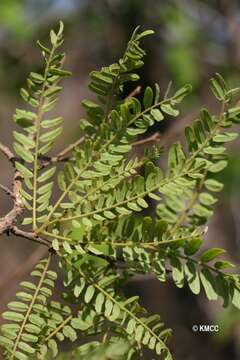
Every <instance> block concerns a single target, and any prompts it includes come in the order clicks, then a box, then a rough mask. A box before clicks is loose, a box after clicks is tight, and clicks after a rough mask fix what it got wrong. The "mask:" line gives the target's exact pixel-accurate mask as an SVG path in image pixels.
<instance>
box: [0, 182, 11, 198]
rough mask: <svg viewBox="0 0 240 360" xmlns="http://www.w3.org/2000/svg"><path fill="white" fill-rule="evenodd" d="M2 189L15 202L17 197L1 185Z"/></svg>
mask: <svg viewBox="0 0 240 360" xmlns="http://www.w3.org/2000/svg"><path fill="white" fill-rule="evenodd" d="M0 189H1V190H2V191H4V192H5V193H6V194H7V195H9V196H11V198H13V199H14V200H15V195H14V193H13V192H12V190H10V189H9V188H8V187H7V186H5V185H2V184H0Z"/></svg>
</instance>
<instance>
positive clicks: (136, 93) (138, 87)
mask: <svg viewBox="0 0 240 360" xmlns="http://www.w3.org/2000/svg"><path fill="white" fill-rule="evenodd" d="M141 90H142V87H141V86H137V87H136V88H135V89H133V91H132V92H130V94H129V95H128V96H127V97H126V99H129V98H131V97H134V96H137V95H139V94H140V93H141Z"/></svg>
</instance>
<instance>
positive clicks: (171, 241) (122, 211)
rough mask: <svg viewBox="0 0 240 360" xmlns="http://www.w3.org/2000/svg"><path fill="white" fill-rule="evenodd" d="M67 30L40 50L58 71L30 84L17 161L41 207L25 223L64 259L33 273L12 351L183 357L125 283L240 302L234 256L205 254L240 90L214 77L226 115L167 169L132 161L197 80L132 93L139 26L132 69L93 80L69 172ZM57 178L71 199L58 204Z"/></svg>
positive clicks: (28, 203) (128, 61)
mask: <svg viewBox="0 0 240 360" xmlns="http://www.w3.org/2000/svg"><path fill="white" fill-rule="evenodd" d="M62 32H63V25H62V23H61V24H60V28H59V31H58V33H55V32H54V31H53V30H52V31H51V32H50V41H51V47H50V49H49V48H47V47H45V46H44V45H42V44H41V43H40V42H38V45H39V47H40V49H41V51H42V55H43V58H44V62H45V69H44V71H43V74H40V73H34V72H32V73H30V76H29V78H28V80H27V85H28V89H27V90H26V89H22V90H21V95H22V97H23V99H24V100H25V101H26V102H27V104H28V105H29V107H30V108H32V110H31V111H30V110H29V107H28V110H25V109H17V110H16V114H15V116H14V120H15V122H16V123H17V124H18V125H19V126H20V128H21V130H19V131H18V132H14V139H15V141H14V144H13V147H14V150H15V153H16V155H17V156H18V159H17V160H16V162H15V166H16V169H17V170H18V171H19V173H20V174H21V176H22V178H23V183H24V187H23V188H22V191H21V195H22V198H23V200H24V204H25V207H26V210H27V211H28V213H29V214H28V215H26V217H25V218H24V220H23V225H27V224H28V225H31V226H32V230H33V235H34V236H35V240H36V241H38V240H39V238H41V239H44V240H45V241H46V242H47V243H49V244H50V245H49V246H50V247H51V253H53V254H54V255H50V256H49V257H48V259H47V260H43V261H41V262H40V263H39V264H38V265H36V268H35V269H34V271H33V272H32V276H33V277H34V278H37V281H36V282H23V283H21V284H20V285H21V286H22V287H23V289H24V290H23V291H21V292H18V293H17V294H16V297H17V300H16V301H12V302H10V303H9V304H8V310H7V311H6V312H4V313H3V315H2V316H3V318H4V319H5V320H7V321H8V323H6V324H4V325H3V326H2V335H1V337H0V342H1V345H2V346H3V348H4V349H5V353H4V356H5V358H6V359H10V360H13V359H19V360H25V359H28V358H37V359H48V358H53V357H56V356H58V359H61V358H64V359H65V358H66V359H67V358H68V357H69V358H71V359H75V358H76V359H86V358H89V359H91V360H95V359H113V360H120V359H129V360H130V359H135V358H142V357H143V349H144V348H145V347H146V348H148V349H150V350H152V351H154V352H155V353H156V355H157V356H160V358H162V359H166V360H170V359H172V356H171V353H170V350H169V349H168V346H167V339H168V338H169V336H170V334H171V330H170V329H167V328H165V327H164V324H163V322H162V321H161V318H160V317H159V315H150V314H148V312H147V311H146V309H144V308H142V307H141V306H140V304H139V299H138V297H136V296H134V297H131V298H126V297H125V295H124V292H123V285H124V284H125V283H126V281H127V280H128V278H129V277H130V276H132V275H133V274H136V273H141V274H146V273H154V274H155V275H156V277H157V278H158V279H159V280H160V281H161V282H165V281H167V280H168V279H169V278H170V279H172V281H173V282H174V283H175V285H176V286H177V287H179V288H182V287H183V286H185V285H186V284H187V285H188V287H189V288H190V290H191V291H192V292H193V293H194V294H199V292H200V291H201V289H202V290H203V291H204V292H205V293H206V297H207V298H208V299H209V300H216V299H217V298H219V297H220V298H222V299H223V303H224V306H227V305H229V304H233V305H235V306H236V307H237V308H240V286H239V275H237V274H234V273H232V272H227V270H228V268H232V267H233V266H234V265H233V264H232V263H230V262H229V261H226V260H221V259H219V256H221V255H222V254H223V253H224V252H225V251H224V250H223V249H220V248H210V249H207V250H206V249H205V247H204V250H203V249H202V247H203V246H204V245H203V244H204V236H205V234H206V232H207V228H206V225H205V224H206V222H207V221H208V219H209V217H210V216H212V214H213V205H214V204H215V203H216V202H217V198H216V193H217V192H219V191H221V190H222V188H223V184H222V183H220V182H219V181H218V180H216V179H215V174H216V173H218V172H220V171H222V170H223V169H224V168H225V166H226V165H227V155H226V148H225V143H227V142H230V141H232V140H234V139H235V138H236V137H237V134H236V133H233V132H231V131H229V130H228V128H230V127H231V126H232V124H235V123H239V122H240V108H239V107H238V106H235V105H234V99H233V98H234V96H235V95H236V94H237V92H238V89H228V87H227V85H226V84H225V81H224V80H223V79H222V77H221V76H220V75H219V74H217V75H216V77H215V78H214V79H212V80H211V88H212V92H213V94H214V95H215V97H216V98H217V99H218V100H219V101H220V103H221V110H220V113H219V114H218V115H212V114H210V113H209V112H208V110H207V109H203V110H201V112H200V116H199V119H197V120H195V121H194V123H193V124H192V125H190V126H187V127H186V129H185V138H186V146H185V145H182V144H181V143H180V142H177V143H175V144H172V145H171V146H170V147H169V149H168V152H167V155H168V161H167V169H166V170H165V171H163V170H162V169H161V168H160V166H159V165H158V164H157V160H158V158H159V157H160V156H161V154H162V152H163V149H162V148H161V147H157V146H155V147H153V148H152V149H148V151H146V152H145V157H144V158H141V159H138V158H136V157H134V156H131V158H130V157H129V152H130V151H131V150H132V148H133V146H134V142H135V140H136V139H137V136H138V135H139V134H144V133H146V132H147V130H148V129H149V128H150V127H151V126H153V125H154V124H155V123H156V122H160V121H163V120H164V119H165V118H166V117H167V118H169V117H177V116H178V115H179V109H178V104H179V103H180V102H181V101H182V100H183V99H184V97H185V96H186V95H187V94H188V93H189V91H190V89H191V87H190V86H188V85H186V86H185V87H183V88H181V89H179V90H178V91H176V92H175V93H174V94H172V95H169V92H168V91H167V92H166V93H165V94H163V96H161V93H160V88H159V86H158V85H157V84H156V85H155V87H154V89H153V88H151V87H149V86H148V87H147V88H146V89H145V91H144V93H143V100H142V103H141V102H140V101H139V100H138V99H137V98H135V97H133V96H130V97H127V98H124V99H123V98H122V92H123V89H124V84H125V83H126V82H128V81H136V80H138V79H139V76H138V75H137V74H136V73H135V71H136V70H137V69H138V68H139V67H141V66H142V65H143V57H144V55H145V52H144V50H143V49H142V48H141V41H142V39H143V38H144V37H145V36H146V35H150V34H151V33H152V31H144V32H142V33H140V32H139V28H137V29H136V30H135V31H134V33H133V35H132V37H131V39H130V41H129V43H128V45H127V49H126V51H125V53H124V55H123V57H122V58H121V59H120V60H119V61H118V62H116V63H115V64H113V65H111V66H109V67H104V68H102V69H101V70H100V71H93V72H92V73H91V74H90V78H91V81H90V85H89V88H90V89H91V90H92V91H93V92H94V94H95V95H96V98H97V100H96V101H92V100H91V101H90V100H84V101H83V102H82V105H83V107H84V109H85V111H86V118H85V119H82V120H81V124H80V127H81V131H82V132H84V141H83V142H82V144H81V145H80V146H77V147H75V148H74V149H73V151H72V153H71V156H70V158H69V159H68V161H67V162H66V163H65V165H64V166H63V167H62V168H60V169H57V171H56V166H53V165H52V162H51V158H48V157H47V154H48V152H49V151H50V149H51V148H52V146H53V145H54V143H55V141H56V139H57V137H58V136H59V135H60V134H61V131H62V127H61V124H62V118H61V117H56V118H53V119H51V118H49V117H48V116H49V115H48V113H49V112H50V111H51V110H52V108H53V107H54V106H55V104H56V101H57V99H58V97H57V95H58V93H59V91H60V90H61V87H60V86H59V81H60V80H61V79H62V78H63V77H65V76H68V75H69V72H68V71H66V70H63V68H62V65H63V60H64V55H63V54H61V53H59V52H57V51H58V48H59V47H60V45H62V42H63V37H62ZM44 161H47V162H44ZM140 168H141V170H142V171H141V175H140V173H139V171H138V170H139V169H140ZM55 173H57V186H58V194H59V195H58V198H57V199H56V200H55V201H53V200H52V191H53V188H54V181H53V176H54V174H55ZM149 199H152V200H154V201H155V202H156V211H155V212H154V214H152V215H151V216H150V215H146V212H147V211H148V208H149V205H150V204H149ZM143 211H144V213H145V215H143ZM136 213H137V214H136ZM199 254H200V255H199ZM56 256H57V257H58V259H59V269H60V272H61V274H62V277H63V285H64V287H65V290H64V292H62V294H61V295H62V300H61V302H58V301H56V300H54V295H55V294H54V293H53V290H54V289H55V280H56V273H55V272H53V271H51V270H49V266H50V261H51V258H52V257H56ZM119 262H120V263H121V266H124V269H125V271H124V273H122V272H120V271H119V270H118V265H119ZM91 335H94V336H98V337H99V336H103V339H102V341H100V340H99V341H94V342H91V339H90V340H89V342H88V343H87V344H84V345H81V346H79V342H77V345H76V346H75V348H74V350H73V352H71V353H69V354H65V353H63V354H61V345H59V344H60V343H61V342H62V341H64V340H70V341H71V342H75V341H76V340H78V339H79V336H81V338H82V336H84V337H87V336H91ZM59 351H60V355H58V353H59Z"/></svg>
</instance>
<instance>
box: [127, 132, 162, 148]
mask: <svg viewBox="0 0 240 360" xmlns="http://www.w3.org/2000/svg"><path fill="white" fill-rule="evenodd" d="M160 140H161V135H160V133H159V132H156V133H154V134H153V135H150V136H149V137H146V138H144V139H140V140H137V141H135V142H134V143H133V146H138V145H143V144H147V143H149V142H159V141H160Z"/></svg>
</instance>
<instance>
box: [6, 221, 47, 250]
mask: <svg viewBox="0 0 240 360" xmlns="http://www.w3.org/2000/svg"><path fill="white" fill-rule="evenodd" d="M9 232H10V233H12V234H13V235H15V236H19V237H22V238H24V239H27V240H30V241H33V242H36V243H38V244H41V245H45V246H47V247H48V248H50V247H51V242H50V241H49V240H46V239H43V238H41V237H40V236H38V235H36V234H35V233H34V232H28V231H24V230H21V229H19V228H18V227H17V226H11V227H10V229H9Z"/></svg>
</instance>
